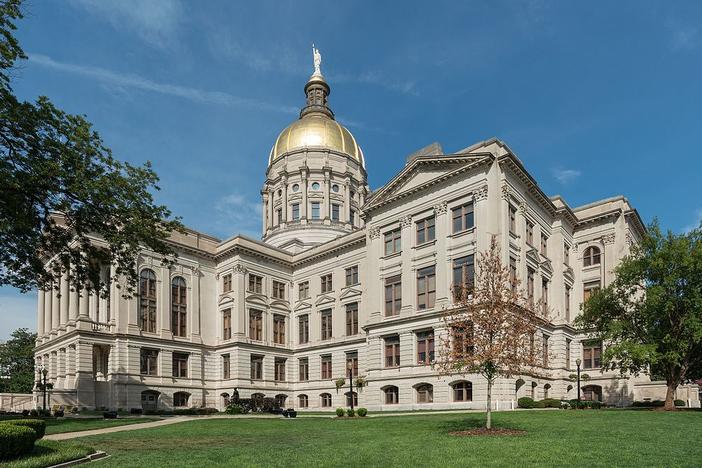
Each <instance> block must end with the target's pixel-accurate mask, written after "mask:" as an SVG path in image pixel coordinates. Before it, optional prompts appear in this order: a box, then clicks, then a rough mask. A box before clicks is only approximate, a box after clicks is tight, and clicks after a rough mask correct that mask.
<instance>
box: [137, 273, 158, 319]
mask: <svg viewBox="0 0 702 468" xmlns="http://www.w3.org/2000/svg"><path fill="white" fill-rule="evenodd" d="M139 327H140V328H141V329H142V330H143V331H146V332H151V333H156V273H154V272H153V270H149V269H148V268H147V269H145V270H141V273H140V274H139Z"/></svg>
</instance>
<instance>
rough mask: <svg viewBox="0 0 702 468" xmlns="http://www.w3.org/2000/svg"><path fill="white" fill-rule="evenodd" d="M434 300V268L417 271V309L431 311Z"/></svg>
mask: <svg viewBox="0 0 702 468" xmlns="http://www.w3.org/2000/svg"><path fill="white" fill-rule="evenodd" d="M435 300H436V267H435V266H430V267H427V268H422V269H421V270H417V309H419V310H424V309H431V308H433V307H434V301H435Z"/></svg>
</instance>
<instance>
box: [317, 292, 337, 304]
mask: <svg viewBox="0 0 702 468" xmlns="http://www.w3.org/2000/svg"><path fill="white" fill-rule="evenodd" d="M329 302H334V298H333V297H332V296H327V295H326V294H324V295H322V296H319V297H318V298H317V300H316V301H314V305H316V306H319V305H322V304H327V303H329Z"/></svg>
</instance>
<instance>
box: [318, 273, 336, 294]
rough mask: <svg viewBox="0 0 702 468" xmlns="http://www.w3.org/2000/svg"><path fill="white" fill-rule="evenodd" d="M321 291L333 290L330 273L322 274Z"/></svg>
mask: <svg viewBox="0 0 702 468" xmlns="http://www.w3.org/2000/svg"><path fill="white" fill-rule="evenodd" d="M320 279H321V284H322V292H323V293H328V292H331V291H332V290H333V287H334V285H333V284H332V274H331V273H329V274H328V275H324V276H322V277H321V278H320Z"/></svg>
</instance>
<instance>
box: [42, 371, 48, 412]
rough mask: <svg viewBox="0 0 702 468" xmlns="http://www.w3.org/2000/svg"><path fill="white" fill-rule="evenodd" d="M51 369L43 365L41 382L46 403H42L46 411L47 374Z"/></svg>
mask: <svg viewBox="0 0 702 468" xmlns="http://www.w3.org/2000/svg"><path fill="white" fill-rule="evenodd" d="M48 373H49V371H48V370H47V369H46V367H44V366H42V369H41V377H42V382H41V389H42V392H43V393H44V404H43V405H42V409H43V410H44V412H45V413H46V374H48Z"/></svg>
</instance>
